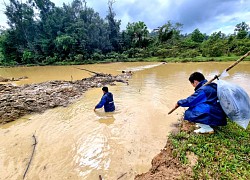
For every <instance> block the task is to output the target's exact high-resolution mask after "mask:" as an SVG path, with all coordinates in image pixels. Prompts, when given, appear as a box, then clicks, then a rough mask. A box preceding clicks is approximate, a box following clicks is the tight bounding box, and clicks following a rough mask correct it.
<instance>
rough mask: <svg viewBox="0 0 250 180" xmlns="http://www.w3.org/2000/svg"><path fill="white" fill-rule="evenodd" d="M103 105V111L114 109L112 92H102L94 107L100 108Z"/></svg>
mask: <svg viewBox="0 0 250 180" xmlns="http://www.w3.org/2000/svg"><path fill="white" fill-rule="evenodd" d="M102 106H104V110H105V112H113V111H114V110H115V104H114V99H113V94H112V93H110V92H106V93H105V94H103V96H102V99H101V101H100V102H99V103H98V104H97V105H96V106H95V108H96V109H99V108H102Z"/></svg>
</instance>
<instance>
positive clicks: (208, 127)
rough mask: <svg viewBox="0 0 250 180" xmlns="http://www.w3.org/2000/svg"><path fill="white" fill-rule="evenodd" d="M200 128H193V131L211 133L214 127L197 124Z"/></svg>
mask: <svg viewBox="0 0 250 180" xmlns="http://www.w3.org/2000/svg"><path fill="white" fill-rule="evenodd" d="M199 126H200V129H197V130H194V132H195V133H197V134H198V133H200V134H213V133H214V129H213V128H211V127H210V126H209V125H206V124H199Z"/></svg>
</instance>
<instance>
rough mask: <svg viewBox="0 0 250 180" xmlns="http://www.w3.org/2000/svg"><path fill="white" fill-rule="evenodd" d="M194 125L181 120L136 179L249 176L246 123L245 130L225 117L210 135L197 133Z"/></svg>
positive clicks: (249, 139)
mask: <svg viewBox="0 0 250 180" xmlns="http://www.w3.org/2000/svg"><path fill="white" fill-rule="evenodd" d="M194 129H195V126H194V124H192V123H189V122H187V121H182V122H181V123H180V126H179V130H178V131H177V132H175V133H172V134H171V135H170V136H169V138H168V142H167V145H166V146H165V148H164V149H163V150H162V151H161V152H160V153H159V154H158V155H157V156H156V157H155V158H154V159H153V160H152V162H151V164H152V168H151V169H150V170H149V171H148V172H146V173H143V174H141V175H137V176H136V177H135V180H157V179H249V178H250V163H249V162H250V159H249V157H250V128H249V126H248V129H247V130H244V129H242V128H240V127H239V126H238V125H236V124H235V123H233V122H231V121H229V120H228V125H227V126H225V127H217V128H215V133H214V134H212V135H197V134H194V133H193V130H194Z"/></svg>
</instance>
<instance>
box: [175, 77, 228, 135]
mask: <svg viewBox="0 0 250 180" xmlns="http://www.w3.org/2000/svg"><path fill="white" fill-rule="evenodd" d="M189 81H190V83H191V84H192V86H193V87H194V88H195V89H194V90H195V93H194V94H193V95H191V96H189V97H188V98H186V99H182V100H179V101H178V102H177V104H176V105H175V107H178V106H181V107H189V108H188V109H187V110H186V111H185V114H184V119H185V120H188V121H190V122H194V123H196V125H197V126H199V127H200V129H197V130H195V131H194V132H195V133H209V134H212V133H214V130H213V128H212V127H211V126H225V125H226V124H227V121H226V115H225V113H224V111H223V110H222V108H221V106H220V103H219V100H218V97H217V84H215V83H210V84H207V85H205V86H203V85H204V84H205V83H206V82H207V80H206V79H205V77H204V76H203V74H202V73H200V72H194V73H192V74H191V75H190V77H189Z"/></svg>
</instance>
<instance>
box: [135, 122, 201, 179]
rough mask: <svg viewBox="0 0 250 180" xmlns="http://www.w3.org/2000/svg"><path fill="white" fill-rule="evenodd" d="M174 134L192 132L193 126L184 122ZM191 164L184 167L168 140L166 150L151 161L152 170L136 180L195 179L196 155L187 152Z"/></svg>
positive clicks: (138, 176)
mask: <svg viewBox="0 0 250 180" xmlns="http://www.w3.org/2000/svg"><path fill="white" fill-rule="evenodd" d="M178 126H179V127H178V128H176V129H175V130H174V132H173V133H178V132H179V131H187V132H191V131H192V129H194V126H193V124H191V123H189V122H186V121H182V122H181V124H179V125H178ZM187 158H188V161H189V164H187V165H183V164H182V163H181V162H180V161H179V160H178V158H177V157H174V156H173V146H172V144H171V142H170V141H169V140H168V141H167V144H166V146H165V147H164V149H162V150H161V152H160V153H159V154H158V155H156V156H155V157H154V158H153V160H152V161H151V164H152V167H151V169H150V170H149V171H148V172H146V173H143V174H140V175H137V176H136V177H135V180H173V179H185V180H186V179H193V178H192V177H193V171H192V167H193V166H194V165H195V164H196V163H197V157H196V156H195V154H193V153H190V152H187Z"/></svg>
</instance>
